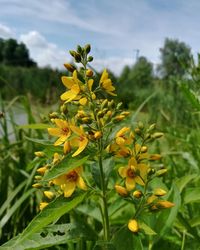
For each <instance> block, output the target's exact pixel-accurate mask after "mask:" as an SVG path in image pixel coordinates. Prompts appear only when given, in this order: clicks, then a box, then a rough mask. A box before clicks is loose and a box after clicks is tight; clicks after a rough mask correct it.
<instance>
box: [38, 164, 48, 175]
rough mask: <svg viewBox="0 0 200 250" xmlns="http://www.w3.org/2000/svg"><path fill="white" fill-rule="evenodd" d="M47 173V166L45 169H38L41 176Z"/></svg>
mask: <svg viewBox="0 0 200 250" xmlns="http://www.w3.org/2000/svg"><path fill="white" fill-rule="evenodd" d="M46 171H47V167H46V166H44V167H41V168H38V169H37V170H36V172H38V173H39V174H41V175H44V173H45V172H46Z"/></svg>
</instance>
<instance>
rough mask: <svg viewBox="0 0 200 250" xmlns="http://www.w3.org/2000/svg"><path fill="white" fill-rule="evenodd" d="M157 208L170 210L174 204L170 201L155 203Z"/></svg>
mask: <svg viewBox="0 0 200 250" xmlns="http://www.w3.org/2000/svg"><path fill="white" fill-rule="evenodd" d="M156 206H157V208H171V207H174V206H175V204H174V203H172V202H170V201H158V202H157V203H156Z"/></svg>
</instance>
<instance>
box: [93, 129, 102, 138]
mask: <svg viewBox="0 0 200 250" xmlns="http://www.w3.org/2000/svg"><path fill="white" fill-rule="evenodd" d="M101 137H102V132H101V131H97V132H95V134H94V138H95V139H100V138H101Z"/></svg>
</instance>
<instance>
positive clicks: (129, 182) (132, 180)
mask: <svg viewBox="0 0 200 250" xmlns="http://www.w3.org/2000/svg"><path fill="white" fill-rule="evenodd" d="M125 184H126V189H127V190H128V191H131V190H133V189H134V188H135V178H130V177H128V176H127V177H126V182H125Z"/></svg>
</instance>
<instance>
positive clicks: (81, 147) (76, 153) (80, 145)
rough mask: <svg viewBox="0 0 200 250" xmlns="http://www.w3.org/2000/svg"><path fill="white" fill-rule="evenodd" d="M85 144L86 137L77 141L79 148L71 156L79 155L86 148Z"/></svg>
mask: <svg viewBox="0 0 200 250" xmlns="http://www.w3.org/2000/svg"><path fill="white" fill-rule="evenodd" d="M87 144H88V139H87V138H84V140H83V141H81V142H80V143H79V148H78V150H76V152H75V153H74V154H73V155H72V157H75V156H77V155H79V154H80V153H81V152H82V151H83V150H84V149H85V148H86V146H87Z"/></svg>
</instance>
